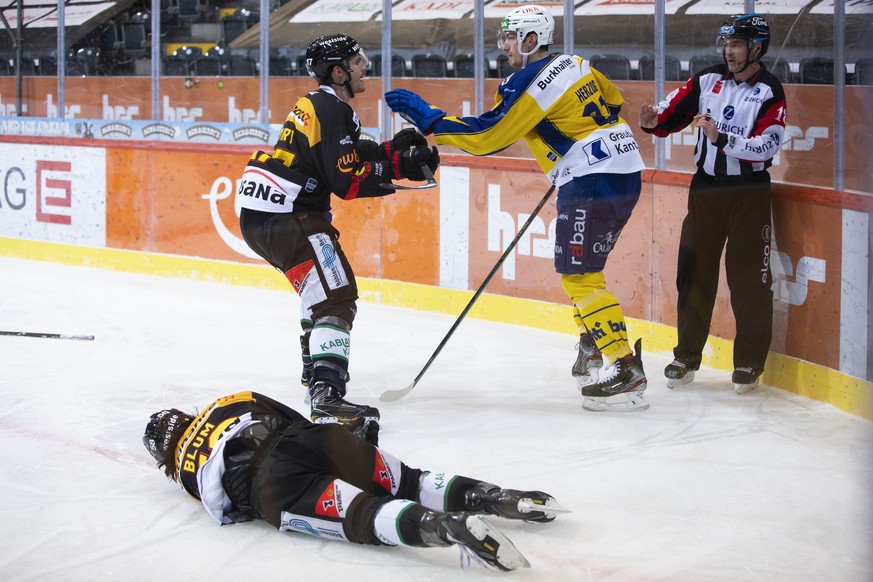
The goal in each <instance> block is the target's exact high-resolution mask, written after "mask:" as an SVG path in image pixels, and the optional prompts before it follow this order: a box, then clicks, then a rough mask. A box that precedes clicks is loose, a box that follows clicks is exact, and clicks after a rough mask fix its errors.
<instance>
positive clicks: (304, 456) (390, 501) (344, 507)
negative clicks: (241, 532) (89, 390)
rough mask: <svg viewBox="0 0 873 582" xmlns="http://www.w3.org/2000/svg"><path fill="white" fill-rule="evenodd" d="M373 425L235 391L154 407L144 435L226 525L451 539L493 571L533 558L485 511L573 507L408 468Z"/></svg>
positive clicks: (522, 513)
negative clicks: (198, 405) (351, 426)
mask: <svg viewBox="0 0 873 582" xmlns="http://www.w3.org/2000/svg"><path fill="white" fill-rule="evenodd" d="M368 428H369V429H370V430H367V431H366V432H365V434H362V436H364V437H366V438H361V437H359V436H357V435H355V434H353V433H352V432H350V431H349V430H348V429H347V428H344V427H343V426H342V425H339V424H314V423H312V422H310V421H309V420H308V419H306V418H305V417H303V416H302V415H301V414H299V413H298V412H297V411H295V410H293V409H291V408H289V407H287V406H285V405H284V404H282V403H280V402H277V401H275V400H273V399H271V398H268V397H266V396H263V395H261V394H258V393H256V392H238V393H236V394H232V395H230V396H225V397H223V398H219V399H218V400H216V401H215V402H213V403H212V404H210V405H209V406H207V407H206V408H205V409H204V410H203V412H201V413H200V414H198V415H196V416H194V415H190V414H186V413H184V412H182V411H180V410H176V409H169V410H162V411H160V412H156V413H155V414H153V415H152V416H151V418H150V419H149V422H148V425H147V426H146V430H145V434H144V436H143V444H144V445H145V447H146V449H148V451H149V453H150V454H151V455H152V457H154V459H155V460H156V461H157V463H158V467H159V468H161V469H163V471H164V473H166V475H167V476H168V477H169V478H170V479H172V480H173V481H176V482H178V483H179V484H180V485H181V486H182V488H183V489H185V491H187V492H188V493H189V494H191V495H192V496H194V497H196V498H197V499H199V500H200V501H201V502H202V503H203V507H204V508H205V509H206V512H207V513H209V515H210V516H211V517H212V518H213V519H214V520H215V521H216V522H217V523H219V524H222V525H225V524H231V523H237V522H242V521H249V520H251V519H265V520H266V521H267V522H268V523H270V524H272V525H274V526H275V527H277V528H279V531H297V532H302V533H309V534H312V535H316V536H318V537H321V538H325V539H332V540H342V541H349V542H355V543H359V544H372V545H382V544H386V545H391V546H397V545H403V546H415V547H445V546H450V545H453V544H455V545H457V546H458V547H459V548H460V550H461V552H462V554H466V555H467V556H468V557H472V558H473V559H476V560H477V561H478V562H479V563H481V564H482V565H484V566H486V567H488V568H490V569H494V570H513V569H515V568H528V567H530V564H529V563H528V561H527V560H526V559H525V557H524V556H523V555H522V554H521V553H520V552H519V551H518V550H517V549H516V548H515V546H514V545H513V544H512V542H511V541H510V540H509V539H508V538H507V537H506V536H505V535H503V534H502V533H501V532H500V531H499V530H497V529H496V528H494V527H493V526H492V525H490V524H489V523H488V522H486V521H485V520H484V519H482V518H481V517H479V515H480V514H490V515H496V516H500V517H505V518H508V519H522V520H525V521H531V522H548V521H552V520H553V519H555V516H556V515H557V514H558V513H563V512H566V511H567V510H566V509H564V508H563V507H561V506H560V505H559V504H558V503H557V502H556V501H555V499H554V498H553V497H551V496H550V495H547V494H546V493H543V492H542V491H517V490H513V489H501V488H500V487H498V486H497V485H492V484H490V483H485V482H483V481H478V480H476V479H471V478H468V477H462V476H460V475H454V474H449V473H431V472H429V471H422V470H420V469H413V468H412V467H409V466H407V465H406V464H404V463H403V462H401V461H400V460H399V459H397V458H395V457H393V456H392V455H390V454H389V453H387V452H385V451H384V450H382V449H380V448H377V447H376V446H375V445H376V437H377V435H378V425H372V426H369V427H368ZM367 439H369V441H372V443H371V442H368V440H367Z"/></svg>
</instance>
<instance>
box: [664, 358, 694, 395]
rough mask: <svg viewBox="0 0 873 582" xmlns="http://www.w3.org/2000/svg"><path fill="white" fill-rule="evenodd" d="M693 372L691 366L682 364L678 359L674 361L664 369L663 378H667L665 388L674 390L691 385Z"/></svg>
mask: <svg viewBox="0 0 873 582" xmlns="http://www.w3.org/2000/svg"><path fill="white" fill-rule="evenodd" d="M694 372H695V370H693V369H691V365H690V364H687V363H685V362H683V361H682V360H680V359H678V358H677V359H675V360H673V361H672V362H670V363H669V364H667V367H666V368H664V376H666V377H667V388H675V387H676V386H682V385H685V384H689V383H691V381H692V380H694Z"/></svg>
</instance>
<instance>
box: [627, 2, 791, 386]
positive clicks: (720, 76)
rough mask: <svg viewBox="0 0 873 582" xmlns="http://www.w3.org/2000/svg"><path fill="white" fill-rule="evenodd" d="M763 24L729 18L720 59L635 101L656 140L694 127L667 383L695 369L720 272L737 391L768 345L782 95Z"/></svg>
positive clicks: (754, 381) (758, 369) (754, 380)
mask: <svg viewBox="0 0 873 582" xmlns="http://www.w3.org/2000/svg"><path fill="white" fill-rule="evenodd" d="M769 45H770V26H769V24H768V23H767V20H766V19H765V18H764V17H762V16H760V15H759V14H742V15H738V16H731V17H730V18H728V19H727V20H726V21H725V23H724V25H723V26H722V27H721V28H720V29H719V31H718V36H717V46H718V47H719V50H720V51H721V53H722V56H723V58H724V63H723V64H720V65H715V66H712V67H709V68H707V69H704V70H702V71H700V72H699V73H697V74H696V75H694V76H693V77H692V78H691V79H689V80H688V81H687V82H686V83H685V85H683V86H682V87H680V88H679V89H676V90H675V91H673V92H672V93H670V94H669V95H667V97H666V98H665V99H664V101H662V102H661V103H659V104H658V106H657V107H653V106H652V105H648V104H644V105H642V107H641V110H640V126H641V127H642V128H643V130H644V131H646V132H648V133H651V134H654V135H656V136H658V137H666V136H668V135H669V134H671V133H673V132H676V131H680V130H682V129H683V128H685V127H687V126H688V125H689V124H690V123H695V124H696V125H697V128H698V132H697V147H696V149H695V151H694V159H695V161H696V162H697V173H696V174H695V175H694V177H693V178H692V180H691V188H690V190H689V193H688V215H687V216H686V217H685V220H684V221H683V223H682V234H681V235H680V239H679V260H678V266H677V273H676V287H677V290H678V306H677V312H678V322H677V325H676V327H677V331H678V335H679V341H678V343H677V345H676V347H675V348H674V350H673V355H674V358H675V359H674V360H673V362H671V363H670V364H669V365H668V366H667V367H666V369H665V370H664V374H665V376H667V386H668V387H669V388H673V387H675V386H679V385H681V384H687V383H688V382H690V381H691V380H693V378H694V371H695V370H697V369H698V368H699V367H700V360H701V355H702V353H703V346H704V344H705V343H706V339H707V337H708V335H709V326H710V322H711V319H712V310H713V307H714V305H715V299H716V293H717V291H718V277H719V266H720V264H721V255H722V251H723V250H724V248H725V243H727V251H726V253H725V270H726V272H727V280H728V286H729V287H730V294H731V307H732V308H733V312H734V318H735V319H736V328H737V331H736V338H735V339H734V373H733V376H732V377H731V380H732V381H733V383H734V390H735V391H736V393H737V394H743V393H745V392H748V391H749V390H752V389H754V388H755V387H756V386H757V385H758V377H759V376H760V375H761V373H762V372H763V371H764V363H765V361H766V359H767V353H768V351H769V349H770V339H771V335H772V327H773V292H772V290H771V285H772V284H773V281H772V277H771V274H770V257H771V253H772V246H771V245H772V244H773V242H772V240H771V239H772V232H773V227H772V222H771V206H770V198H771V193H770V174H769V173H768V172H767V168H769V167H770V165H771V164H772V163H773V157H774V156H775V155H776V153H777V152H778V151H779V145H780V144H781V143H782V137H783V132H784V130H785V115H786V110H787V109H786V103H785V93H784V91H783V90H782V84H781V83H780V82H779V80H778V79H777V78H776V77H775V76H774V75H773V74H772V73H770V71H768V70H767V68H766V67H765V66H764V63H763V62H762V61H761V59H762V58H763V56H764V55H765V54H766V53H767V48H768V46H769Z"/></svg>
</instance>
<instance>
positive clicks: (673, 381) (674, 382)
mask: <svg viewBox="0 0 873 582" xmlns="http://www.w3.org/2000/svg"><path fill="white" fill-rule="evenodd" d="M693 380H694V370H691V371H689V372H687V373H686V374H685V376H684V377H683V378H668V379H667V388H670V389H673V388H675V387H676V386H684V385H685V384H691V382H692V381H693Z"/></svg>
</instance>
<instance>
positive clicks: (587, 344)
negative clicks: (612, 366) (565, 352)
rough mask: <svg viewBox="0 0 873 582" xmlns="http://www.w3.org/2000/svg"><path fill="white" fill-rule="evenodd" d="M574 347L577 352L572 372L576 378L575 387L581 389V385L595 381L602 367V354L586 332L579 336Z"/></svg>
mask: <svg viewBox="0 0 873 582" xmlns="http://www.w3.org/2000/svg"><path fill="white" fill-rule="evenodd" d="M576 349H577V350H578V351H579V353H578V355H577V356H576V363H575V364H573V369H572V374H573V377H574V378H576V384H577V387H578V388H579V390H582V387H583V386H588V385H589V384H594V383H595V382H597V379H598V374H599V372H600V369H601V368H602V367H603V354H601V353H600V350H599V349H598V348H597V344H596V343H595V342H594V338H593V337H591V334H588V333H583V334H581V335H580V336H579V343H578V344H576Z"/></svg>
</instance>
